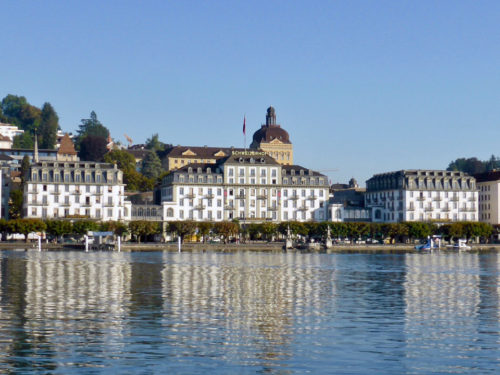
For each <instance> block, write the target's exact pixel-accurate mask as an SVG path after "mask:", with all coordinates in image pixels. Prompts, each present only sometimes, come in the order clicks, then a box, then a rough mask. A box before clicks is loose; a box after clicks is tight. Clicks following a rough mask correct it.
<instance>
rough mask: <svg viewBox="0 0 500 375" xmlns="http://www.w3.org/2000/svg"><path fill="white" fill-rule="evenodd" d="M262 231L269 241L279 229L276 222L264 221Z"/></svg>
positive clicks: (261, 226)
mask: <svg viewBox="0 0 500 375" xmlns="http://www.w3.org/2000/svg"><path fill="white" fill-rule="evenodd" d="M260 228H261V233H262V234H263V236H264V238H265V239H266V240H267V241H271V240H272V238H273V236H274V235H275V234H276V233H277V231H278V226H277V225H276V224H274V223H269V222H267V221H266V222H264V223H262V224H261V225H260Z"/></svg>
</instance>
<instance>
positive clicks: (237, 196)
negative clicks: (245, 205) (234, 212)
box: [235, 194, 246, 199]
mask: <svg viewBox="0 0 500 375" xmlns="http://www.w3.org/2000/svg"><path fill="white" fill-rule="evenodd" d="M235 198H236V199H245V198H246V195H245V194H238V195H236V196H235Z"/></svg>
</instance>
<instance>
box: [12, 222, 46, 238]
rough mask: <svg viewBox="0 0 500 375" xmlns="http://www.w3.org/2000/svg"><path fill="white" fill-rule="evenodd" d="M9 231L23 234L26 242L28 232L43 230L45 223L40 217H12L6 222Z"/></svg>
mask: <svg viewBox="0 0 500 375" xmlns="http://www.w3.org/2000/svg"><path fill="white" fill-rule="evenodd" d="M7 228H8V231H9V233H19V234H23V235H24V241H25V242H28V234H30V233H34V232H35V233H36V232H43V231H44V230H45V228H46V225H45V223H44V222H43V221H42V220H40V219H14V220H9V221H8V222H7Z"/></svg>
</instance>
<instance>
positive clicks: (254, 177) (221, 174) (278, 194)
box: [160, 151, 329, 222]
mask: <svg viewBox="0 0 500 375" xmlns="http://www.w3.org/2000/svg"><path fill="white" fill-rule="evenodd" d="M328 188H329V186H328V179H327V177H326V176H324V175H322V174H319V173H317V172H314V171H312V170H309V169H306V168H303V167H300V166H297V165H286V166H285V165H280V164H278V163H277V162H276V161H275V160H274V159H273V158H271V157H269V156H267V155H266V154H265V152H262V151H233V153H232V155H231V156H229V157H227V158H224V159H221V160H219V161H218V162H217V163H216V164H190V165H187V166H184V167H182V168H180V169H177V170H174V171H172V172H171V173H170V174H169V175H168V176H165V177H164V179H163V181H162V186H161V194H160V195H161V203H162V205H163V211H164V212H163V217H164V220H166V221H174V220H197V221H222V220H232V219H239V220H240V221H242V222H262V221H272V222H280V221H288V220H297V221H323V220H326V218H327V205H328Z"/></svg>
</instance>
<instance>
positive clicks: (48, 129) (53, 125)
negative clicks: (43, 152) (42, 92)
mask: <svg viewBox="0 0 500 375" xmlns="http://www.w3.org/2000/svg"><path fill="white" fill-rule="evenodd" d="M40 117H41V118H40V125H39V130H38V133H39V134H40V136H41V142H40V148H43V149H54V148H55V146H56V141H57V130H58V129H59V117H58V116H57V113H56V111H55V110H54V108H53V107H52V105H50V103H44V105H43V107H42V113H41V116H40Z"/></svg>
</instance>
